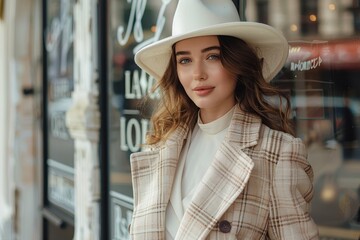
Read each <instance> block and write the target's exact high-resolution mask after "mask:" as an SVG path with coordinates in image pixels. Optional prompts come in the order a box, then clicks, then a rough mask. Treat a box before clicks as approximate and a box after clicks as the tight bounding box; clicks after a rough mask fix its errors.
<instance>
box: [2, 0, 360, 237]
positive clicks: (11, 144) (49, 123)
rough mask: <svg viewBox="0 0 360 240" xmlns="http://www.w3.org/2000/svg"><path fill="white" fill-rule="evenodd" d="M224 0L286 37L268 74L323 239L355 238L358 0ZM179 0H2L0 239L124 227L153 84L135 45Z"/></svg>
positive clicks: (358, 230)
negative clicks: (290, 127)
mask: <svg viewBox="0 0 360 240" xmlns="http://www.w3.org/2000/svg"><path fill="white" fill-rule="evenodd" d="M233 1H234V3H235V5H236V6H237V7H238V9H239V15H240V17H241V19H242V20H243V21H256V22H263V23H267V24H270V25H272V26H274V27H275V28H277V29H279V30H281V31H282V32H283V33H284V35H285V37H286V38H287V40H288V42H289V45H290V49H289V57H288V60H287V62H286V64H285V66H284V68H283V69H282V70H281V72H280V73H279V74H278V75H277V76H276V77H275V78H274V79H273V81H272V83H273V84H275V85H277V86H279V87H281V88H283V89H286V90H287V91H288V93H289V95H290V97H291V103H292V108H293V119H294V122H295V132H296V135H297V136H298V137H300V138H302V139H303V141H304V142H305V143H306V145H307V148H308V159H309V161H310V163H311V164H312V166H313V169H314V188H315V195H314V199H313V202H312V208H311V214H312V216H313V218H314V220H315V221H316V223H317V224H318V226H319V232H320V235H321V239H323V240H328V239H339V240H340V239H344V240H350V239H359V238H360V142H359V139H360V81H359V79H360V38H359V36H360V35H359V34H360V1H358V0H318V1H312V0H307V1H300V0H256V1H246V0H233ZM177 2H178V0H156V1H152V0H151V1H146V0H133V1H127V0H104V1H97V0H0V53H1V54H0V240H3V239H4V240H13V239H18V240H23V239H34V240H38V239H49V240H57V239H77V240H88V239H89V240H90V239H112V240H126V239H129V233H128V225H129V223H130V221H131V216H132V205H133V202H132V201H133V200H132V185H131V175H130V165H129V156H130V154H131V153H132V152H137V151H141V143H142V142H143V141H144V138H145V134H146V131H147V129H148V128H149V120H148V118H149V115H150V114H151V107H149V106H144V105H142V104H143V101H142V100H143V99H144V98H145V97H150V99H152V101H154V102H156V100H157V97H158V96H157V95H156V94H150V95H149V93H150V90H151V87H152V86H153V84H154V79H153V78H152V77H151V76H149V75H147V74H145V72H144V71H142V70H141V69H139V68H138V67H137V66H136V64H135V63H134V60H133V56H134V53H135V52H136V51H137V50H138V49H140V48H141V47H143V46H146V45H148V44H150V43H152V42H155V41H157V40H159V39H161V38H163V37H166V36H168V35H169V34H170V32H171V22H172V16H173V13H174V10H175V7H176V4H177ZM144 109H145V110H147V111H143V110H144Z"/></svg>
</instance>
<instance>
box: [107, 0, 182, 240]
mask: <svg viewBox="0 0 360 240" xmlns="http://www.w3.org/2000/svg"><path fill="white" fill-rule="evenodd" d="M176 4H177V1H143V2H142V5H141V4H139V2H138V1H126V0H111V1H109V10H108V12H109V14H108V16H109V22H110V29H109V31H110V32H109V41H110V42H109V49H108V57H109V60H108V62H109V69H108V73H109V89H108V92H109V95H108V100H109V109H108V113H109V155H110V159H109V185H110V192H109V201H110V202H109V206H110V209H109V217H110V223H111V224H110V225H111V226H110V229H109V230H110V238H111V239H114V240H115V239H119V240H120V239H121V240H125V239H130V238H129V235H128V225H129V224H130V221H131V216H132V186H131V175H130V162H129V156H130V154H131V153H132V152H138V151H140V150H141V144H142V143H143V142H144V139H145V134H146V132H147V129H148V125H149V121H148V116H143V115H140V111H139V109H140V108H141V103H142V100H143V99H144V97H145V96H146V95H147V93H148V92H149V91H150V89H151V88H152V86H153V84H154V79H153V78H152V77H150V76H148V75H147V74H145V72H143V71H142V70H140V69H139V68H138V67H137V65H136V64H135V63H134V52H136V51H137V49H139V48H141V47H143V46H145V45H147V44H150V43H152V42H154V41H157V40H158V39H159V38H163V37H165V36H168V35H170V31H171V24H172V16H173V13H174V10H175V7H176ZM153 100H154V101H156V99H153ZM148 110H149V113H150V112H151V108H150V109H148Z"/></svg>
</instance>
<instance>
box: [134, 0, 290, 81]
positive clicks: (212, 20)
mask: <svg viewBox="0 0 360 240" xmlns="http://www.w3.org/2000/svg"><path fill="white" fill-rule="evenodd" d="M208 35H225V36H233V37H236V38H240V39H242V40H244V41H245V42H246V43H247V44H249V45H250V46H252V47H253V48H254V49H255V50H256V51H257V54H258V56H259V58H263V76H264V78H265V80H266V81H268V82H269V81H270V80H271V79H272V78H273V77H275V75H276V74H277V73H278V72H279V71H280V69H281V68H282V67H283V65H284V63H285V61H286V59H287V56H288V52H289V50H288V42H287V40H286V39H285V37H284V36H283V34H282V33H281V32H280V31H278V30H276V29H275V28H273V27H271V26H269V25H266V24H262V23H257V22H244V21H240V18H239V14H238V12H237V10H236V7H235V5H234V4H233V2H232V1H231V0H179V3H178V6H177V8H176V11H175V15H174V19H173V25H172V35H171V36H170V37H167V38H164V39H162V40H159V41H157V42H155V43H152V44H150V45H148V46H146V47H144V48H142V49H140V50H139V51H138V52H137V53H136V54H135V62H136V64H137V65H138V66H139V67H140V68H142V69H143V70H144V71H146V72H147V73H148V74H150V75H151V76H153V77H154V78H155V79H157V80H158V79H160V78H162V76H163V74H164V72H165V70H166V68H167V66H168V64H169V60H170V58H171V54H172V45H173V44H174V43H176V42H178V41H181V40H184V39H188V38H193V37H200V36H208Z"/></svg>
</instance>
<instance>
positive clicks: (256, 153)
mask: <svg viewBox="0 0 360 240" xmlns="http://www.w3.org/2000/svg"><path fill="white" fill-rule="evenodd" d="M187 136H188V130H187V129H183V128H179V129H178V130H177V131H176V132H175V133H174V134H172V136H171V137H170V138H169V139H168V140H167V141H166V143H165V144H164V145H162V146H159V147H157V148H154V149H151V150H150V151H145V152H140V153H134V154H132V155H131V170H132V181H133V190H134V212H133V219H132V223H131V225H130V235H131V237H132V239H133V240H137V239H141V240H145V239H154V240H161V239H165V221H166V219H165V215H166V214H165V212H166V207H167V204H168V202H169V199H170V194H171V189H172V185H173V180H174V176H175V172H176V167H177V163H178V160H179V155H180V152H181V149H182V147H183V146H184V142H185V141H186V138H187ZM199 151H201V149H199ZM306 157H307V153H306V149H305V146H304V145H303V143H302V142H301V140H300V139H297V138H294V137H292V136H290V135H288V134H285V133H283V132H279V131H274V130H272V129H270V128H268V127H267V126H265V125H264V124H262V123H261V120H260V119H259V118H258V117H256V116H253V115H250V114H247V113H244V112H242V111H241V110H240V108H236V110H235V112H234V115H233V117H232V120H231V123H230V126H229V129H228V133H227V135H226V137H225V140H224V142H223V143H222V145H221V147H220V148H219V149H218V151H217V153H216V154H215V156H214V159H213V161H212V164H211V166H210V167H209V169H208V170H207V172H206V174H205V175H204V177H203V179H202V181H201V183H200V184H201V186H200V188H198V192H196V193H195V194H194V198H193V200H192V202H191V204H190V206H189V208H188V209H187V210H185V213H184V216H183V219H182V221H181V223H180V227H179V230H178V233H177V235H176V239H185V240H191V239H194V240H199V239H219V240H220V239H287V240H288V239H291V240H294V239H318V230H317V227H316V225H315V223H314V222H313V220H312V218H311V217H310V215H309V202H310V200H311V199H312V196H313V186H312V178H313V172H312V168H311V166H310V165H309V163H308V162H307V159H306ZM223 220H226V221H227V223H230V225H231V228H230V229H229V228H228V229H227V231H222V229H221V226H220V225H221V223H222V222H223ZM219 223H220V224H219Z"/></svg>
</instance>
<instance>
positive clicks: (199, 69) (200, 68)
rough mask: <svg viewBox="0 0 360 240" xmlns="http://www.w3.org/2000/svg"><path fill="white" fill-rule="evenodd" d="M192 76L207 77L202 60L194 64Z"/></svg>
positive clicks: (195, 77)
mask: <svg viewBox="0 0 360 240" xmlns="http://www.w3.org/2000/svg"><path fill="white" fill-rule="evenodd" d="M193 78H194V80H205V79H206V78H207V74H206V68H205V66H204V65H203V63H202V62H198V63H196V64H195V65H194V69H193Z"/></svg>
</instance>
